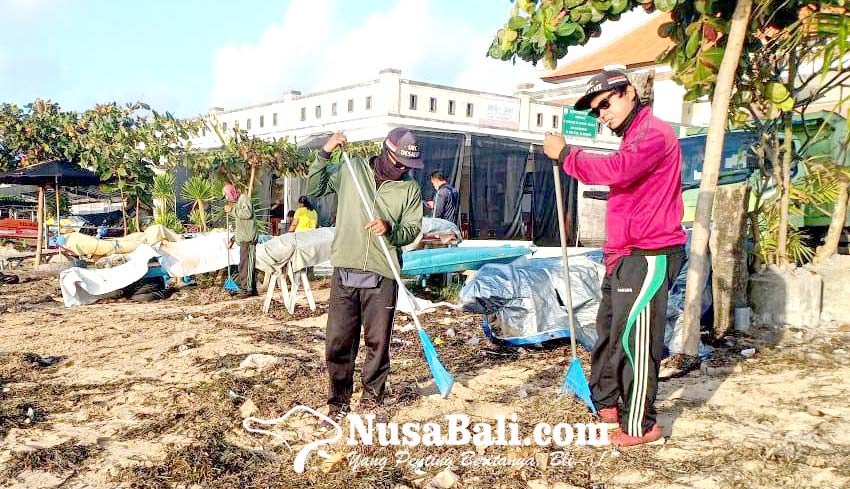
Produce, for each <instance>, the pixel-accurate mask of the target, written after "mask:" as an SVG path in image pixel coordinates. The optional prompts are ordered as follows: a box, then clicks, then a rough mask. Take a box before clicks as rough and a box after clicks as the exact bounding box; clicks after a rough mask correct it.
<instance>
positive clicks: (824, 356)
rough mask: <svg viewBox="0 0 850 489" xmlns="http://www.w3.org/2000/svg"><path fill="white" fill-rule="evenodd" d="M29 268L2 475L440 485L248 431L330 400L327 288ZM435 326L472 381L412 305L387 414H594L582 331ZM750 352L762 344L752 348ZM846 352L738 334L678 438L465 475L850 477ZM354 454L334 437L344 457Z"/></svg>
mask: <svg viewBox="0 0 850 489" xmlns="http://www.w3.org/2000/svg"><path fill="white" fill-rule="evenodd" d="M22 278H24V279H25V282H24V283H22V284H19V285H11V286H0V324H2V326H0V383H2V384H3V385H2V392H0V484H2V487H20V488H41V487H45V488H46V487H413V486H422V485H424V484H427V483H429V482H431V483H432V484H434V483H436V482H438V481H432V479H433V477H434V476H435V475H436V474H437V473H438V472H440V471H441V470H442V469H443V468H444V467H427V466H425V467H422V469H424V470H417V469H416V468H413V467H409V466H407V465H405V464H400V465H397V466H395V467H392V463H391V464H390V465H391V467H387V468H384V469H378V468H375V469H363V468H360V469H358V470H355V469H353V468H352V467H351V465H350V463H349V461H350V460H351V458H350V457H349V459H344V460H342V461H340V462H338V463H337V464H329V463H325V464H322V461H323V460H322V459H321V458H319V457H317V456H315V455H313V456H312V458H311V459H310V460H308V471H307V472H306V473H305V474H296V473H294V472H293V470H292V466H291V463H292V458H293V454H291V453H290V452H289V451H288V450H287V449H286V447H284V446H281V444H280V443H277V442H275V441H274V440H273V439H272V438H270V437H266V436H263V435H252V434H250V433H247V432H245V431H244V430H243V429H242V428H241V427H240V423H241V420H242V418H243V417H244V415H245V414H254V415H257V416H261V417H275V416H280V415H281V414H282V413H284V412H286V411H287V410H288V409H289V408H291V407H293V406H294V405H297V404H305V405H309V406H312V407H315V408H320V407H322V404H323V396H324V392H325V379H326V372H325V370H324V362H323V347H324V342H323V337H324V336H323V331H324V325H325V321H326V315H325V314H323V312H324V311H325V310H326V301H327V297H328V291H327V289H322V290H318V291H317V298H318V300H319V309H318V310H317V311H315V312H311V311H309V310H307V309H306V308H303V307H299V308H298V309H297V310H296V316H290V315H289V314H287V313H286V312H285V310H284V309H283V308H282V306H281V305H280V304H275V306H274V309H273V311H272V315H271V316H263V315H262V314H261V313H260V307H261V299H244V300H231V299H230V298H229V296H227V295H226V294H225V293H223V292H222V291H221V289H220V286H211V287H208V288H203V287H196V288H188V289H184V290H181V291H180V292H178V293H177V294H175V295H174V296H173V297H172V298H171V299H169V300H165V301H160V302H156V303H147V304H141V303H132V302H127V301H113V302H108V303H98V304H94V305H91V306H86V307H80V308H75V309H67V308H65V307H63V306H62V304H61V302H57V301H56V300H55V297H56V296H58V294H59V291H58V283H57V280H56V278H55V276H37V275H34V274H31V273H23V274H22ZM426 320H427V324H428V326H427V329H428V330H429V332H431V334H432V337H434V338H435V340H436V341H437V342H438V343H439V346H438V349H439V350H440V351H441V356H442V358H443V360H444V361H445V362H446V364H447V366H448V368H449V370H450V371H452V373H453V374H455V376H456V380H457V383H456V385H455V388H454V390H453V392H452V395H451V396H450V397H449V398H448V399H445V400H443V399H439V398H435V397H438V396H434V395H432V394H433V393H434V392H435V391H434V386H433V385H432V383H431V382H430V381H429V376H428V375H427V368H426V367H425V365H424V361H423V360H422V358H421V354H420V353H419V349H418V344H417V340H416V336H415V332H413V331H410V329H409V327H408V328H405V325H406V324H407V323H408V322H409V320H408V319H407V318H405V317H404V316H399V317H398V318H397V329H396V333H395V340H394V343H393V345H394V346H393V348H394V350H393V355H394V364H393V372H392V374H391V377H390V388H391V394H392V395H391V397H392V400H393V405H392V406H390V407H387V409H386V410H385V411H383V414H384V415H385V416H386V417H388V418H392V419H394V420H397V421H408V420H428V419H435V418H437V417H439V416H441V415H442V414H448V413H466V414H470V415H473V416H474V417H477V418H478V419H493V418H494V417H495V416H496V415H498V414H505V415H509V414H511V413H517V414H518V416H519V417H520V418H521V419H523V420H524V421H526V422H529V423H530V422H532V421H547V422H550V423H553V424H554V423H558V422H562V421H567V422H580V421H583V422H589V421H590V419H591V418H590V417H589V416H588V415H587V414H586V413H585V412H584V410H583V409H582V408H581V405H580V404H579V403H578V402H577V401H575V400H574V399H565V398H559V397H558V396H557V392H558V387H559V385H560V379H561V375H562V374H563V371H564V366H565V365H566V361H567V360H568V358H567V357H565V354H564V351H565V349H564V345H559V346H557V347H549V348H544V349H522V350H515V349H505V348H500V347H497V346H494V345H492V344H490V343H489V342H488V341H487V340H486V339H484V338H483V335H482V333H481V329H480V322H481V318H480V317H476V316H471V315H466V314H461V313H448V314H446V313H442V312H440V313H437V314H432V315H429V316H428V317H427V318H426ZM449 329H451V330H452V331H451V332H450V331H448V330H449ZM452 332H454V334H452ZM749 347H755V348H756V353H755V355H754V356H752V357H750V358H746V357H744V356H742V355H740V351H741V350H743V349H746V348H749ZM848 352H850V326H848V325H843V324H839V323H829V324H824V325H821V326H820V327H818V328H816V329H807V330H802V329H792V328H785V327H782V326H770V325H766V326H765V325H762V326H760V327H758V328H756V329H754V331H753V335H752V336H738V337H735V338H729V339H728V342H727V344H726V345H725V347H723V348H719V349H718V350H717V352H716V353H717V354H716V355H715V356H714V357H713V358H712V359H711V360H710V361H709V362H706V363H705V364H703V366H702V368H701V369H700V370H699V371H694V372H691V373H690V374H688V375H686V376H684V377H682V378H679V379H674V380H671V381H667V382H664V383H663V384H662V387H661V390H660V392H659V396H658V397H659V398H658V402H657V407H658V410H659V412H660V422H661V424H662V426H663V427H664V432H665V435H666V436H667V442H666V444H665V445H664V446H663V447H652V448H638V449H632V450H622V451H617V450H614V449H612V448H611V447H604V448H603V447H600V448H580V447H576V448H573V449H571V450H572V451H571V452H568V456H569V457H571V458H572V460H573V461H574V463H573V464H572V465H569V464H568V465H567V466H560V467H554V466H552V465H553V464H552V463H550V462H549V461H550V460H552V458H551V455H547V454H548V453H549V452H548V451H547V450H546V449H534V450H532V449H525V448H523V449H521V450H519V451H513V452H512V451H511V450H508V451H507V452H505V449H504V448H502V449H501V452H499V449H497V448H495V447H491V448H489V449H487V450H486V451H482V452H479V455H493V454H496V455H498V454H500V453H501V454H502V455H506V456H516V457H520V456H522V457H531V459H533V460H535V462H536V466H535V467H529V468H524V469H521V470H518V469H515V468H510V467H508V468H503V467H498V468H487V467H484V468H477V469H475V468H470V467H464V466H459V465H456V466H455V467H453V468H452V469H451V470H452V473H453V475H455V476H457V479H458V482H457V484H456V485H455V487H587V488H597V489H602V488H606V489H607V488H621V487H622V488H632V487H635V488H636V487H647V488H648V487H663V488H687V487H699V488H714V487H723V488H726V487H736V488H737V487H740V488H752V487H764V488H777V487H789V488H790V487H824V488H826V487H829V488H832V487H850V422H848V419H850V403H848V402H847V399H848V397H850V382H848V380H847V379H848V378H850V357H848ZM252 353H264V354H272V355H276V356H280V357H281V358H282V363H281V364H279V365H275V366H272V367H270V368H269V369H267V370H264V371H262V372H257V371H255V370H248V371H240V370H233V369H234V367H236V366H238V364H239V363H240V362H241V361H242V360H243V359H244V358H245V357H246V356H247V355H249V354H252ZM585 361H586V358H585ZM585 369H586V371H587V369H588V367H587V365H586V364H585ZM358 384H359V381H358ZM357 395H358V394H357V393H356V394H355V396H357ZM248 399H250V400H251V403H250V404H248V405H246V404H245V403H246V401H247V400H248ZM299 423H300V424H299ZM299 423H295V424H294V425H291V426H290V427H289V428H288V429H289V430H291V431H293V433H292V436H294V437H296V438H298V440H299V442H298V443H302V444H303V441H306V440H309V439H311V437H313V438H315V436H318V435H316V434H315V433H314V431H315V430H314V428H313V423H311V422H308V421H306V420H304V419H302V420H301V421H300V422H299ZM282 430H284V431H285V430H286V429H284V428H282ZM296 445H297V443H296ZM296 448H297V446H296ZM348 450H349V449H348V448H346V447H344V446H340V445H339V444H338V445H337V446H335V447H333V450H331V449H329V451H331V454H332V455H337V457H336V458H341V457H340V456H339V454H343V455H344V454H345V453H347V451H348ZM431 450H437V449H431ZM364 453H367V454H369V453H372V452H369V451H366V452H364ZM381 453H383V452H381ZM387 453H392V451H390V452H387ZM420 453H426V452H420ZM432 453H433V454H434V455H441V453H440V452H436V453H434V452H432ZM442 454H444V455H446V454H447V455H453V454H455V455H456V454H457V451H451V450H447V451H445V452H443V453H442ZM445 475H446V474H445V473H444V474H443V476H445ZM439 480H442V479H439Z"/></svg>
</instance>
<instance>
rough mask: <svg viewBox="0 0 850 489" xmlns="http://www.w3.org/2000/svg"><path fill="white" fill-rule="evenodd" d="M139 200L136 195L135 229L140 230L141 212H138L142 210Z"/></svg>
mask: <svg viewBox="0 0 850 489" xmlns="http://www.w3.org/2000/svg"><path fill="white" fill-rule="evenodd" d="M139 200H140V199H139V197H138V196H136V231H141V230H142V218H141V214H140V212H141V210H142V206H141V202H139Z"/></svg>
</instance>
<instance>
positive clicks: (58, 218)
mask: <svg viewBox="0 0 850 489" xmlns="http://www.w3.org/2000/svg"><path fill="white" fill-rule="evenodd" d="M55 178H56V180H55V184H54V188H55V189H56V236H57V237H58V236H59V234H60V231H61V229H62V222H61V212H59V177H58V176H56V177H55Z"/></svg>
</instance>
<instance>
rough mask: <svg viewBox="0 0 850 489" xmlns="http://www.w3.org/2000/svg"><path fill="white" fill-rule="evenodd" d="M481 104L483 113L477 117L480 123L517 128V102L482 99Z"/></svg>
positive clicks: (504, 127) (503, 127)
mask: <svg viewBox="0 0 850 489" xmlns="http://www.w3.org/2000/svg"><path fill="white" fill-rule="evenodd" d="M483 105H484V107H483V109H484V113H483V114H481V117H479V119H478V123H479V124H480V125H482V126H490V127H498V128H502V129H513V130H517V129H519V104H518V103H516V102H502V101H496V100H484V104H483Z"/></svg>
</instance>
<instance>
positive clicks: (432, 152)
mask: <svg viewBox="0 0 850 489" xmlns="http://www.w3.org/2000/svg"><path fill="white" fill-rule="evenodd" d="M413 133H414V134H416V140H417V141H418V142H419V146H420V147H421V151H422V158H423V159H424V160H425V168H423V169H421V170H412V171H411V175H412V176H413V178H414V179H416V181H417V182H419V187H420V188H421V189H422V199H423V200H432V199H433V198H434V187H433V186H432V185H431V173H433V172H435V171H438V170H439V171H442V172H443V174H445V175H446V178H447V179H448V180H449V183H451V184H452V186H453V187H455V188H457V189H460V173H461V172H460V160H461V156H462V155H463V143H464V141H465V139H466V136H464V135H463V134H461V133H451V132H430V131H413ZM461 198H463V196H461ZM430 212H431V211H430V210H427V209H426V211H425V215H426V216H430V215H431V214H430Z"/></svg>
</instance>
